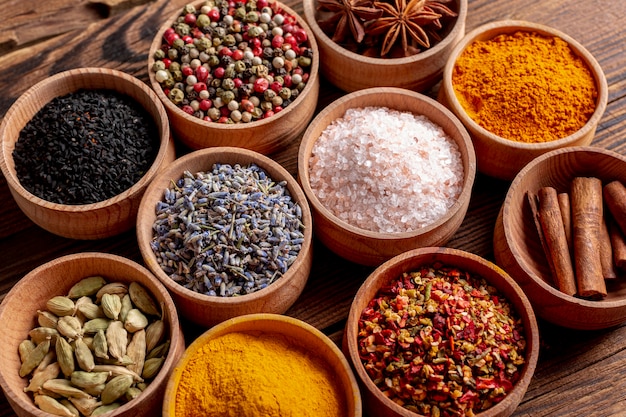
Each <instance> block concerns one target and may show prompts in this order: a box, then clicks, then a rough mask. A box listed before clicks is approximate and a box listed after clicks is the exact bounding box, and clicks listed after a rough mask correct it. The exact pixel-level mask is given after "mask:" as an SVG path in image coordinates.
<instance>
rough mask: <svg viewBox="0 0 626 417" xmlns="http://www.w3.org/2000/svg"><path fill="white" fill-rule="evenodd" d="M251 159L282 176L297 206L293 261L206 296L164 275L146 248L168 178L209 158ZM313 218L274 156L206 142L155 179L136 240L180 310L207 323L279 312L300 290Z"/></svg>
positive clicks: (201, 167)
mask: <svg viewBox="0 0 626 417" xmlns="http://www.w3.org/2000/svg"><path fill="white" fill-rule="evenodd" d="M216 163H220V164H231V165H234V164H241V165H242V166H246V165H249V164H251V163H254V164H256V165H257V166H259V167H260V168H262V169H264V170H265V171H266V172H267V174H268V175H269V176H270V177H271V178H272V179H273V180H274V181H276V182H278V181H280V180H285V181H287V185H286V188H287V189H288V190H289V193H290V195H291V198H292V199H293V201H295V202H297V203H298V204H299V205H300V207H301V208H302V223H303V224H304V227H305V230H304V241H303V243H302V247H301V249H300V252H299V254H298V256H297V257H296V260H295V262H294V263H293V264H292V265H291V266H290V267H289V269H288V270H287V272H286V273H285V274H284V275H283V276H282V277H281V278H280V279H278V280H276V281H275V282H273V283H272V284H271V285H268V286H267V287H266V288H264V289H261V290H258V291H256V292H253V293H250V294H245V295H239V296H236V297H222V296H209V295H204V294H200V293H198V292H195V291H193V290H190V289H187V288H185V287H184V286H183V285H181V284H179V283H177V282H174V281H173V280H172V278H170V276H169V275H167V274H166V273H165V272H164V271H163V269H162V267H161V265H160V264H159V263H158V260H157V257H156V255H155V254H154V252H153V250H152V248H151V246H150V245H151V240H152V237H153V228H152V226H153V224H154V222H155V219H156V214H155V207H156V204H157V202H159V201H161V200H162V199H163V195H164V191H165V189H166V188H168V186H169V185H170V183H171V182H172V181H176V180H177V179H179V178H181V177H182V175H183V172H184V171H189V172H191V173H196V172H200V171H203V172H206V171H210V170H211V168H212V167H213V165H214V164H216ZM311 223H312V219H311V212H310V209H309V206H308V203H307V201H306V197H305V195H304V193H303V192H302V190H301V189H300V186H299V185H298V183H297V182H296V180H295V179H294V178H293V177H292V176H291V175H290V174H289V173H288V172H287V171H286V170H285V169H284V168H283V167H282V166H281V165H279V164H278V163H277V162H275V161H273V160H271V159H269V158H268V157H266V156H263V155H261V154H259V153H257V152H254V151H250V150H247V149H242V148H233V147H217V148H207V149H202V150H198V151H195V152H192V153H190V154H188V155H185V156H183V157H181V158H179V159H177V160H176V161H174V163H172V164H171V165H169V166H168V167H167V168H166V169H165V170H163V171H162V172H161V173H160V174H159V175H158V176H157V178H155V179H154V181H153V182H152V184H151V185H150V187H149V188H148V190H146V194H145V196H144V198H143V200H142V202H141V205H140V207H139V214H138V216H137V241H138V243H139V249H140V250H141V254H142V256H143V259H144V262H145V264H146V265H147V266H148V268H149V269H150V270H151V271H152V272H153V273H154V275H156V276H157V278H159V280H160V281H161V282H162V283H163V284H164V285H165V286H166V287H167V289H168V290H169V291H170V292H171V294H172V297H173V298H174V301H175V302H176V305H177V306H178V308H179V311H180V313H181V315H182V316H184V317H185V318H187V319H189V320H191V321H193V322H195V323H198V324H200V325H202V326H206V327H210V326H213V325H215V324H217V323H219V322H222V321H224V320H226V319H229V318H232V317H236V316H240V315H243V314H250V313H277V314H282V313H284V312H285V311H287V309H288V308H289V307H290V306H291V305H292V304H293V303H294V302H295V301H296V299H297V298H298V296H299V295H300V294H301V293H302V291H303V289H304V286H305V284H306V282H307V279H308V277H309V272H310V270H311V264H312V256H313V253H312V236H313V230H312V225H311Z"/></svg>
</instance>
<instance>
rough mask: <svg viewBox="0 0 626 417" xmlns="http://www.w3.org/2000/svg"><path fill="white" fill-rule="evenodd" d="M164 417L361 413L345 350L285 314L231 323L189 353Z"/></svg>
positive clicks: (171, 385) (348, 416)
mask: <svg viewBox="0 0 626 417" xmlns="http://www.w3.org/2000/svg"><path fill="white" fill-rule="evenodd" d="M163 404H164V405H163V416H164V417H187V416H216V417H217V416H220V417H221V416H233V415H242V416H243V415H245V416H249V417H268V416H299V417H319V416H324V417H361V415H362V409H361V396H360V392H359V388H358V385H357V382H356V379H355V377H354V374H353V373H352V370H351V368H350V364H349V363H348V361H347V359H346V358H345V356H344V355H343V354H342V353H341V350H340V349H339V347H338V346H337V345H336V344H335V342H333V341H332V340H331V339H329V338H328V336H326V335H324V334H323V333H322V332H320V331H319V330H317V329H316V328H314V327H313V326H311V325H309V324H307V323H305V322H303V321H301V320H298V319H295V318H293V317H287V316H283V315H279V314H267V313H257V314H248V315H243V316H239V317H236V318H233V319H230V320H227V321H224V322H222V323H220V324H218V325H216V326H215V327H212V328H211V329H210V330H207V331H206V332H205V333H203V334H202V335H201V336H200V337H198V338H197V339H196V340H195V341H194V342H193V343H192V344H191V345H189V347H188V348H187V350H186V351H185V353H184V354H183V357H182V358H181V360H180V362H179V363H178V365H177V366H176V367H175V369H174V371H173V373H172V374H171V377H170V379H169V381H168V385H167V388H166V393H165V398H164V402H163Z"/></svg>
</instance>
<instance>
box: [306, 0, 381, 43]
mask: <svg viewBox="0 0 626 417" xmlns="http://www.w3.org/2000/svg"><path fill="white" fill-rule="evenodd" d="M318 4H319V5H318V9H319V10H322V11H329V12H332V13H333V14H332V15H331V16H330V17H328V18H327V19H321V20H319V21H318V24H319V25H320V27H322V28H334V33H333V36H332V40H333V41H334V42H342V41H344V40H345V39H346V38H347V37H348V34H349V33H350V32H351V33H352V37H353V38H354V40H355V41H357V42H358V43H360V42H361V41H363V38H364V37H365V27H364V22H365V21H368V20H372V19H377V18H379V17H380V16H381V15H382V13H383V12H382V10H379V9H377V8H374V7H372V0H318Z"/></svg>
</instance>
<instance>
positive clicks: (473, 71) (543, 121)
mask: <svg viewBox="0 0 626 417" xmlns="http://www.w3.org/2000/svg"><path fill="white" fill-rule="evenodd" d="M452 84H453V87H454V90H455V94H456V97H457V99H458V100H459V102H460V103H461V105H462V106H463V108H464V109H465V111H466V112H467V114H468V115H469V116H470V117H471V118H472V119H473V120H474V121H475V122H476V123H477V124H479V125H480V126H482V127H483V128H485V129H487V130H488V131H490V132H492V133H494V134H496V135H498V136H500V137H502V138H505V139H510V140H515V141H519V142H529V143H538V142H548V141H553V140H557V139H562V138H564V137H566V136H569V135H571V134H573V133H574V132H576V131H577V130H579V129H580V128H581V127H583V126H584V125H585V123H587V121H588V120H589V118H590V117H591V116H592V114H593V112H594V110H595V108H596V99H597V95H598V93H597V88H596V83H595V80H594V77H593V75H592V73H591V71H590V69H589V67H588V66H587V64H586V63H585V62H584V61H583V59H582V58H581V57H579V56H578V55H577V54H576V53H575V52H574V51H573V50H572V49H571V48H570V46H569V45H568V44H567V42H565V41H564V40H562V39H561V38H558V37H552V36H543V35H540V34H537V33H534V32H525V31H519V32H516V33H513V34H505V35H499V36H497V37H495V38H493V39H489V40H485V41H475V42H473V43H471V44H470V45H469V46H468V47H467V48H466V49H465V51H464V52H463V53H461V55H460V56H459V58H458V59H457V61H456V63H455V67H454V70H453V73H452Z"/></svg>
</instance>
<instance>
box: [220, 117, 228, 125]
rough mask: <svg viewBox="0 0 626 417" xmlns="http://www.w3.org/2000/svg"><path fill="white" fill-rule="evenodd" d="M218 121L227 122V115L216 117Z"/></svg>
mask: <svg viewBox="0 0 626 417" xmlns="http://www.w3.org/2000/svg"><path fill="white" fill-rule="evenodd" d="M217 122H218V123H226V122H228V117H227V116H222V117H220V118H219V119H217Z"/></svg>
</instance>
